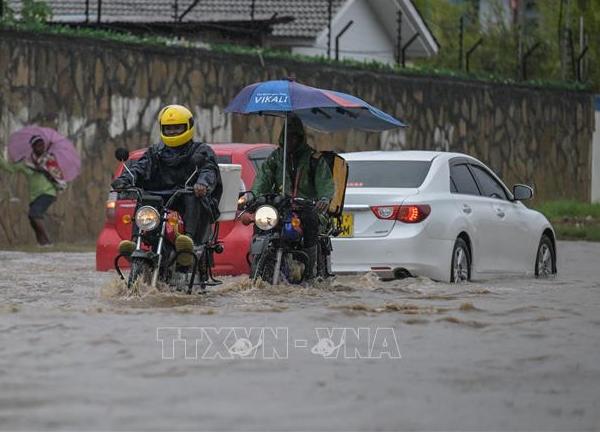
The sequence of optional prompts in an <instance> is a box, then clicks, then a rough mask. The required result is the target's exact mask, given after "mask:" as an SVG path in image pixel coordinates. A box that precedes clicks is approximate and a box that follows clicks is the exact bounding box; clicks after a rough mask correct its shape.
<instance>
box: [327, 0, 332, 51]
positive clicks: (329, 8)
mask: <svg viewBox="0 0 600 432" xmlns="http://www.w3.org/2000/svg"><path fill="white" fill-rule="evenodd" d="M332 9H333V0H327V58H329V59H330V58H331V19H332V13H333V10H332Z"/></svg>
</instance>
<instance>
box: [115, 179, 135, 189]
mask: <svg viewBox="0 0 600 432" xmlns="http://www.w3.org/2000/svg"><path fill="white" fill-rule="evenodd" d="M110 186H111V187H112V188H113V189H114V190H119V189H125V188H128V187H129V186H131V183H129V182H128V181H127V180H125V179H122V178H121V177H117V178H116V179H114V180H113V182H112V183H111V184H110Z"/></svg>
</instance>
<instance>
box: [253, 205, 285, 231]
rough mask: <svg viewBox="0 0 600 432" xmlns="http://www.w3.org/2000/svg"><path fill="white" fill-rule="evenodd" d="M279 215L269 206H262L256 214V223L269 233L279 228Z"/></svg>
mask: <svg viewBox="0 0 600 432" xmlns="http://www.w3.org/2000/svg"><path fill="white" fill-rule="evenodd" d="M278 222H279V215H278V214H277V210H275V208H274V207H271V206H269V205H264V206H260V207H259V208H258V210H256V213H255V214H254V223H255V224H256V226H257V227H258V228H260V229H261V230H263V231H268V230H271V229H273V228H275V227H276V226H277V223H278Z"/></svg>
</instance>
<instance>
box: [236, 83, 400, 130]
mask: <svg viewBox="0 0 600 432" xmlns="http://www.w3.org/2000/svg"><path fill="white" fill-rule="evenodd" d="M225 112H232V113H239V114H266V115H276V116H285V115H286V113H290V112H293V113H294V114H296V115H297V116H298V117H300V119H301V120H302V122H303V123H304V124H305V125H307V126H309V127H311V128H313V129H317V130H319V131H323V132H337V131H343V130H348V129H358V130H363V131H369V132H381V131H384V130H387V129H394V128H398V127H406V124H404V123H403V122H401V121H400V120H398V119H396V118H394V117H392V116H391V115H389V114H387V113H385V112H383V111H381V110H380V109H377V108H375V107H374V106H372V105H370V104H368V103H367V102H365V101H364V100H362V99H359V98H357V97H355V96H351V95H349V94H346V93H341V92H336V91H333V90H324V89H319V88H315V87H310V86H306V85H303V84H299V83H297V82H295V81H291V80H278V81H265V82H260V83H255V84H251V85H249V86H247V87H244V88H243V89H242V91H240V92H239V93H238V95H237V96H236V97H235V98H234V99H233V100H232V101H231V103H230V104H229V106H227V108H225Z"/></svg>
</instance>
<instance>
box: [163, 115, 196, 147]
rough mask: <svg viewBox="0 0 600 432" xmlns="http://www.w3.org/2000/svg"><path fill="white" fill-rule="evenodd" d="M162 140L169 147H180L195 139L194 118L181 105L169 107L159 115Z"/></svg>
mask: <svg viewBox="0 0 600 432" xmlns="http://www.w3.org/2000/svg"><path fill="white" fill-rule="evenodd" d="M158 122H159V123H160V139H162V142H163V143H165V145H166V146H168V147H179V146H180V145H183V144H185V143H187V142H188V141H190V140H191V139H193V138H194V117H193V115H192V112H191V111H190V110H189V109H187V108H186V107H184V106H181V105H167V106H166V107H164V108H163V109H162V110H161V111H160V113H159V114H158Z"/></svg>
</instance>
